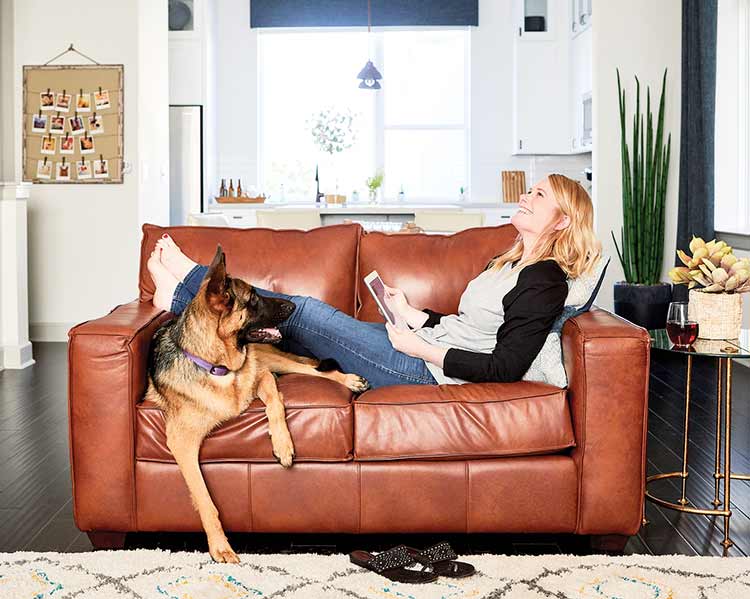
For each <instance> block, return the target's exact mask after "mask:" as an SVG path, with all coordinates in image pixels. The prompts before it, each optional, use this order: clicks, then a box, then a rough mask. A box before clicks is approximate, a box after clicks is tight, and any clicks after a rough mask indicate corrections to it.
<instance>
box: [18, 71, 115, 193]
mask: <svg viewBox="0 0 750 599" xmlns="http://www.w3.org/2000/svg"><path fill="white" fill-rule="evenodd" d="M123 91H124V90H123V65H121V64H109V65H105V64H95V65H55V66H53V65H38V66H37V65H25V66H24V67H23V180H24V181H31V182H33V183H58V184H65V183H79V184H87V183H122V182H123V155H124V154H123ZM104 92H107V93H106V94H105V93H104ZM48 93H51V94H53V96H52V99H53V104H52V106H51V107H50V106H49V105H45V106H42V102H45V103H46V102H48V96H47V94H48ZM63 95H67V96H70V97H69V99H68V110H67V111H65V110H64V109H63V108H64V104H65V102H64V98H63ZM81 95H82V96H83V99H82V100H81V104H80V105H79V96H81ZM43 96H45V97H43ZM86 97H88V105H89V106H88V110H86V103H87V101H86ZM105 99H106V100H107V102H104V100H105ZM58 102H60V104H59V105H58ZM79 106H80V109H81V111H80V112H79V111H78V108H79ZM97 106H98V107H97ZM58 108H60V109H59V110H58ZM45 116H46V118H42V117H45ZM76 116H77V117H80V118H81V122H75V123H74V122H73V121H72V119H74V118H75V117H76ZM53 117H54V118H55V120H56V121H57V122H56V123H55V125H59V117H63V119H64V121H63V129H62V130H60V129H57V131H58V132H55V131H53V130H51V127H52V125H53V123H52V121H53ZM91 119H93V120H91ZM42 122H44V127H43V128H42V127H41V125H42ZM81 124H83V130H81V129H80V128H78V125H81ZM97 124H98V126H97ZM90 127H97V129H99V128H100V129H101V130H100V131H97V130H96V129H94V130H93V131H92V130H91V129H90ZM45 138H46V139H48V140H50V141H49V142H47V143H46V144H45V145H46V146H48V147H47V148H46V149H45V150H46V151H44V152H43V147H42V146H43V140H44V139H45ZM71 138H72V151H71V148H70V147H69V146H70V145H71ZM82 138H86V139H85V140H83V141H82ZM63 141H64V144H63ZM90 145H93V152H91V151H90V148H89V147H88V146H90ZM63 150H64V152H63ZM82 152H83V153H82ZM102 160H103V161H104V164H101V161H102ZM58 163H59V164H60V165H62V166H59V165H58ZM86 163H88V165H87V164H86ZM66 164H67V165H68V168H67V171H66V170H65V165H66ZM104 167H106V168H104ZM58 169H59V170H58ZM59 174H62V175H65V174H67V177H63V176H60V177H59V178H58V175H59Z"/></svg>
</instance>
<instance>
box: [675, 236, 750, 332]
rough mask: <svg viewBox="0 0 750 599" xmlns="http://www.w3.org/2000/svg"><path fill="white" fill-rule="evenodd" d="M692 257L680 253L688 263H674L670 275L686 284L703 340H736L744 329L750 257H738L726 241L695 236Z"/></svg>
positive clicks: (690, 311)
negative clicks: (743, 301)
mask: <svg viewBox="0 0 750 599" xmlns="http://www.w3.org/2000/svg"><path fill="white" fill-rule="evenodd" d="M690 251H691V252H692V254H693V255H692V256H688V255H687V254H686V253H685V252H683V251H682V250H677V255H678V256H679V257H680V260H681V261H682V263H683V264H684V265H685V266H675V267H674V268H673V269H672V270H670V271H669V278H670V279H672V281H673V282H674V283H676V284H678V285H687V286H688V289H690V291H689V292H688V318H689V319H690V320H693V321H695V322H697V323H698V337H700V338H702V339H736V338H737V337H739V335H740V329H741V328H742V294H743V293H746V292H748V291H750V259H748V258H742V259H741V260H738V259H737V256H735V255H734V254H733V253H732V248H731V247H730V246H728V245H727V244H726V243H725V242H723V241H716V240H715V239H712V240H711V241H709V242H708V243H706V242H705V241H703V239H701V238H700V237H695V236H693V239H692V241H691V242H690Z"/></svg>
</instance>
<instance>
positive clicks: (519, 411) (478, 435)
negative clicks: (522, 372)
mask: <svg viewBox="0 0 750 599" xmlns="http://www.w3.org/2000/svg"><path fill="white" fill-rule="evenodd" d="M573 446H575V439H574V436H573V428H572V424H571V420H570V412H569V409H568V402H567V398H566V394H565V389H560V388H559V387H554V386H552V385H547V384H544V383H533V382H527V381H522V382H516V383H472V384H469V385H396V386H389V387H381V388H379V389H373V390H371V391H367V392H365V393H364V394H362V395H361V396H359V398H357V399H356V400H355V401H354V456H355V460H399V459H418V458H432V459H435V458H447V459H451V458H471V457H492V456H515V455H532V454H545V453H557V452H560V451H562V450H564V449H566V448H568V447H573Z"/></svg>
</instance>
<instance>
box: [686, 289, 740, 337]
mask: <svg viewBox="0 0 750 599" xmlns="http://www.w3.org/2000/svg"><path fill="white" fill-rule="evenodd" d="M688 318H690V320H694V321H695V322H697V323H698V337H699V338H701V339H736V338H737V337H739V336H740V329H741V328H742V294H741V293H705V292H703V291H697V290H695V289H691V290H690V293H689V294H688Z"/></svg>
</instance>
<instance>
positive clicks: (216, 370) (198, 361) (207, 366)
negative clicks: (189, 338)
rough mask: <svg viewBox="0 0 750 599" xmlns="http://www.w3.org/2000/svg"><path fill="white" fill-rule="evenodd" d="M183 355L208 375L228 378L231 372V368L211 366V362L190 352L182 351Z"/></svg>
mask: <svg viewBox="0 0 750 599" xmlns="http://www.w3.org/2000/svg"><path fill="white" fill-rule="evenodd" d="M182 353H183V354H184V356H185V357H186V358H187V359H188V360H190V361H191V362H192V363H193V364H195V365H197V366H200V367H201V368H202V369H203V370H205V371H206V372H208V374H215V375H216V376H226V375H227V374H229V373H230V372H231V370H229V368H227V367H226V366H222V365H220V364H211V362H206V361H205V360H204V359H203V358H199V357H198V356H194V355H193V354H191V353H190V352H187V351H185V350H184V349H183V350H182Z"/></svg>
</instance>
